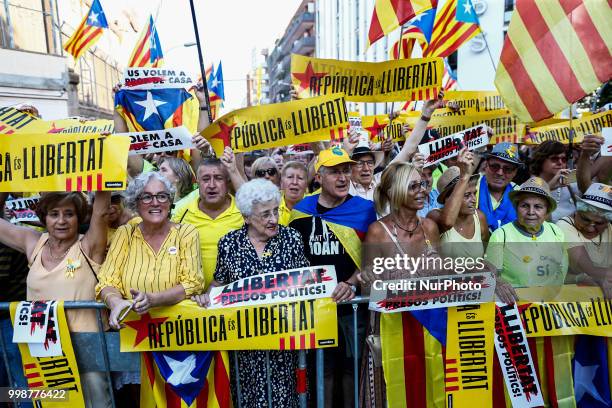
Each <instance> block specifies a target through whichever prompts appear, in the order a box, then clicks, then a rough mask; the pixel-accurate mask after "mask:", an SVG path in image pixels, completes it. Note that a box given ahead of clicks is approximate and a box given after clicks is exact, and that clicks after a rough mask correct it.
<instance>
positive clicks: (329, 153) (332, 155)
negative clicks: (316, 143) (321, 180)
mask: <svg viewBox="0 0 612 408" xmlns="http://www.w3.org/2000/svg"><path fill="white" fill-rule="evenodd" d="M343 163H355V161H353V160H351V158H350V157H349V155H348V153H347V152H346V150H344V149H341V148H340V147H338V146H334V147H331V148H329V149H327V150H323V151H322V152H321V153H319V157H317V162H316V163H315V171H319V168H320V167H321V166H325V167H333V166H337V165H339V164H343Z"/></svg>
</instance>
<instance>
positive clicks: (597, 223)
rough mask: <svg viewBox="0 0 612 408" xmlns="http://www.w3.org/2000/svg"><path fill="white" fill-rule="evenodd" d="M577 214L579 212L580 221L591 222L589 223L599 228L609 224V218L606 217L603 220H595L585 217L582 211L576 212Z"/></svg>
mask: <svg viewBox="0 0 612 408" xmlns="http://www.w3.org/2000/svg"><path fill="white" fill-rule="evenodd" d="M576 214H578V217H579V218H580V221H582V222H583V223H585V224H589V225H592V226H594V227H599V228H601V227H605V226H607V225H608V220H605V219H604V220H602V221H599V220H593V219H592V218H589V217H585V216H584V214H583V213H582V212H580V211H578V212H576Z"/></svg>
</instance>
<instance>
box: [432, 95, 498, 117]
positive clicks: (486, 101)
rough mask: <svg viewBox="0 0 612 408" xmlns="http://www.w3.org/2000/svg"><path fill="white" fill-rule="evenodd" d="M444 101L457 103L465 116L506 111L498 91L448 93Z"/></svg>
mask: <svg viewBox="0 0 612 408" xmlns="http://www.w3.org/2000/svg"><path fill="white" fill-rule="evenodd" d="M444 99H445V100H448V101H454V102H456V103H457V105H458V106H459V111H460V112H461V111H464V113H463V115H465V114H473V113H487V112H491V111H496V110H499V109H506V106H505V105H504V101H503V100H502V98H501V96H499V92H497V91H446V92H445V93H444Z"/></svg>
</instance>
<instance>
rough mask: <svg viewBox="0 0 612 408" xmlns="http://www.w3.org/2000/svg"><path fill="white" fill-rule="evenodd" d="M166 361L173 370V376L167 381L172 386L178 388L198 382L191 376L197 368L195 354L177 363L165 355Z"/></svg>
mask: <svg viewBox="0 0 612 408" xmlns="http://www.w3.org/2000/svg"><path fill="white" fill-rule="evenodd" d="M164 359H166V363H168V365H169V366H170V370H172V374H171V375H170V377H168V380H167V381H168V382H169V383H170V384H172V385H174V386H175V387H178V386H179V385H183V384H190V383H194V382H197V381H198V379H197V378H193V377H192V376H191V372H192V371H193V370H195V368H196V356H195V354H190V355H189V357H187V358H186V359H185V360H183V361H177V360H175V359H173V358H170V357H168V356H167V355H165V354H164Z"/></svg>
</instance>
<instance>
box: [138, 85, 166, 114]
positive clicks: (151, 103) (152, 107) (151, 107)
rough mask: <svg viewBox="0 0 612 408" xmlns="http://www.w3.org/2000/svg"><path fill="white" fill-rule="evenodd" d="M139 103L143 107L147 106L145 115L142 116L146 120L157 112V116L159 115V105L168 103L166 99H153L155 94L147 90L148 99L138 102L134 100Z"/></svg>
mask: <svg viewBox="0 0 612 408" xmlns="http://www.w3.org/2000/svg"><path fill="white" fill-rule="evenodd" d="M134 103H135V104H137V105H140V106H142V107H143V108H145V112H144V116H143V117H142V120H143V121H145V120H147V119H148V118H149V116H151V115H153V114H155V115H157V116H159V112H158V111H157V107H158V106H161V105H164V104H166V103H167V102H164V101H158V100H156V99H153V94H151V92H148V91H147V99H146V100H144V101H138V102H134Z"/></svg>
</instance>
